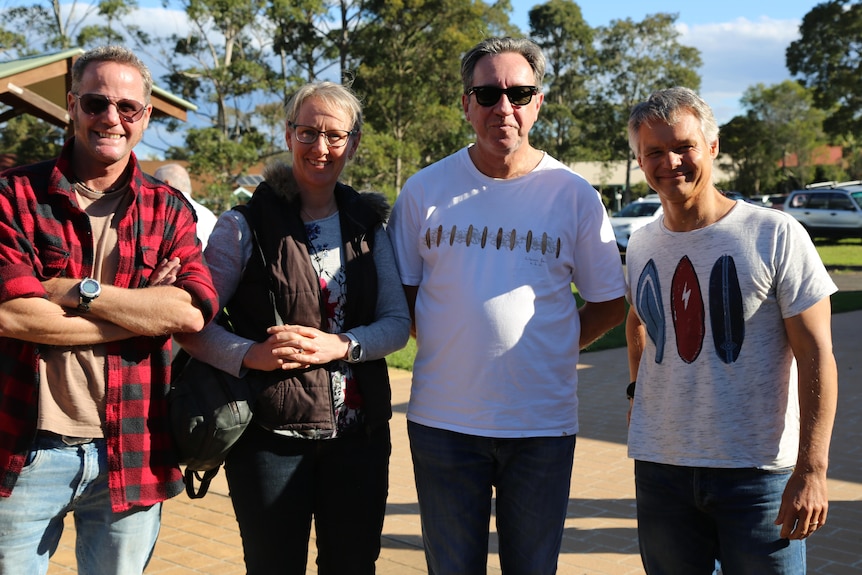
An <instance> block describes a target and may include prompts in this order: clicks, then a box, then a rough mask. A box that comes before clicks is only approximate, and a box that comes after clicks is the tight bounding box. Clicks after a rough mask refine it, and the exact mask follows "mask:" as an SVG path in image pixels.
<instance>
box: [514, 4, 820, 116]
mask: <svg viewBox="0 0 862 575" xmlns="http://www.w3.org/2000/svg"><path fill="white" fill-rule="evenodd" d="M541 3H542V2H536V1H534V0H513V1H512V6H513V8H514V10H513V16H512V21H513V22H514V23H515V24H517V25H518V26H519V27H520V28H521V29H522V30H524V31H525V32H526V31H528V30H529V23H528V22H529V19H528V13H529V11H530V9H531V8H532V7H533V6H535V5H537V4H541ZM819 3H820V2H818V1H816V0H807V1H802V0H722V1H720V2H715V1H713V2H698V1H696V0H687V1H683V0H639V1H634V0H613V1H610V0H584V1H582V2H579V3H578V5H579V6H580V7H581V13H582V14H583V17H584V20H585V21H586V22H587V24H589V25H590V26H593V27H596V26H605V25H607V24H609V23H610V21H611V20H617V19H625V18H631V19H632V20H634V21H636V22H637V21H641V20H643V19H644V18H645V17H646V16H648V15H650V14H656V13H658V12H667V13H671V14H677V15H678V18H677V20H676V25H677V28H678V29H679V30H680V32H681V36H680V42H682V43H683V44H685V45H687V46H693V47H695V48H697V49H699V50H700V52H701V59H702V60H703V66H702V67H701V69H700V70H699V73H700V75H701V89H700V94H701V96H703V98H704V99H705V100H706V101H707V102H708V103H709V104H710V105H711V106H712V108H713V110H714V111H715V115H716V118H717V119H718V121H719V123H725V122H727V121H729V120H730V119H731V118H733V116H735V115H737V114H739V113H740V112H741V110H740V107H739V98H740V97H741V96H742V93H743V92H744V91H745V89H746V88H748V87H750V86H753V85H755V84H758V83H762V84H765V85H767V86H768V85H771V84H778V83H780V82H782V81H784V80H786V79H789V78H790V73H789V72H788V71H787V67H786V66H785V63H784V62H785V60H784V52H785V50H786V49H787V46H788V45H790V43H791V42H792V41H793V40H795V39H797V38H798V37H799V24H800V23H801V22H802V18H803V17H804V16H805V14H807V13H808V12H810V11H811V9H812V8H814V6H816V5H817V4H819Z"/></svg>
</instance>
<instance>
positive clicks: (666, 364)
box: [626, 202, 837, 468]
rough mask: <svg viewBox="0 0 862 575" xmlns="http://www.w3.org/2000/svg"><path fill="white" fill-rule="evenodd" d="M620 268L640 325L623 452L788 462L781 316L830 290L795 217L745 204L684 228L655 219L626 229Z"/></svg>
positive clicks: (790, 391) (689, 459)
mask: <svg viewBox="0 0 862 575" xmlns="http://www.w3.org/2000/svg"><path fill="white" fill-rule="evenodd" d="M626 266H627V270H626V273H627V277H628V284H629V300H630V302H631V303H632V304H633V305H634V307H635V309H636V311H637V314H638V317H639V318H640V320H641V322H642V323H643V324H644V327H645V329H646V332H647V338H646V346H645V349H644V352H643V355H642V357H641V362H640V365H639V368H638V387H637V392H636V399H635V402H634V407H633V410H632V418H631V425H630V427H629V456H630V457H632V458H634V459H639V460H644V461H653V462H658V463H666V464H672V465H683V466H695V467H722V468H744V467H756V468H783V467H789V466H792V465H793V464H794V463H795V462H796V456H797V449H798V444H799V401H798V391H797V384H796V364H795V360H794V358H793V355H792V352H791V349H790V345H789V343H788V340H787V335H786V333H785V329H784V319H786V318H789V317H792V316H795V315H798V314H799V313H801V312H803V311H805V310H806V309H808V308H809V307H811V306H812V305H814V304H815V303H817V302H818V301H820V300H821V299H823V298H825V297H828V296H829V295H830V294H832V293H833V292H835V291H836V289H837V288H836V287H835V284H834V283H833V282H832V280H831V278H830V277H829V274H828V273H827V271H826V269H825V267H824V266H823V263H822V261H821V260H820V257H819V255H818V254H817V251H816V250H815V248H814V246H813V244H812V242H811V240H810V239H809V237H808V234H807V233H806V232H805V230H804V229H803V228H802V226H800V225H799V224H798V222H796V221H795V220H794V219H793V218H792V217H790V216H788V215H787V214H784V213H782V212H779V211H777V210H772V209H769V208H760V207H756V206H753V205H750V204H746V203H743V202H737V205H736V206H735V207H734V208H733V209H732V210H731V211H730V213H728V214H727V215H726V216H725V217H724V218H722V219H721V220H719V221H718V222H716V223H714V224H712V225H710V226H707V227H705V228H702V229H699V230H695V231H691V232H678V233H675V232H671V231H669V230H667V229H666V228H665V227H664V225H663V221H662V220H657V221H655V222H652V223H651V224H649V225H647V226H645V227H644V228H641V229H640V230H638V231H636V232H635V233H634V234H633V235H632V237H631V240H630V243H629V247H628V250H627V253H626Z"/></svg>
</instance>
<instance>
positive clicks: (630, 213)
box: [614, 202, 661, 218]
mask: <svg viewBox="0 0 862 575" xmlns="http://www.w3.org/2000/svg"><path fill="white" fill-rule="evenodd" d="M660 205H661V204H657V203H653V202H632V203H631V204H629V205H627V206H626V207H624V208H623V209H621V210H620V211H618V212H617V213H616V214H614V217H615V218H642V217H644V216H651V215H653V214H655V212H656V210H657V209H658V208H659V206H660Z"/></svg>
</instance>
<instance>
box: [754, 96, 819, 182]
mask: <svg viewBox="0 0 862 575" xmlns="http://www.w3.org/2000/svg"><path fill="white" fill-rule="evenodd" d="M740 101H741V103H742V106H743V109H746V110H748V111H749V113H750V115H751V117H752V118H753V119H754V120H756V121H757V122H758V123H759V128H760V133H759V134H757V136H756V137H757V138H758V139H759V140H760V141H761V142H762V144H761V147H762V149H763V150H765V151H766V152H767V154H768V156H767V161H769V160H771V162H772V165H774V166H780V167H781V174H782V176H783V179H786V180H788V181H789V183H790V184H791V186H792V187H801V186H803V185H805V184H807V183H810V182H811V180H812V177H813V174H814V171H813V170H814V168H813V161H812V160H813V154H814V151H815V150H816V149H817V148H818V147H820V146H824V145H826V142H827V141H826V139H825V135H824V133H823V121H824V119H825V118H826V113H825V112H824V111H822V110H820V109H818V108H817V107H815V105H814V97H813V94H812V93H811V91H810V90H808V89H806V88H804V87H803V86H800V85H799V84H798V83H796V82H793V81H791V80H785V81H784V82H781V83H780V84H775V85H773V86H768V87H767V86H764V85H763V84H757V85H755V86H752V87H750V88H748V89H747V90H746V91H745V93H744V94H743V96H742V99H741V100H740ZM791 157H795V158H796V160H797V161H796V165H795V166H791V165H789V164H788V159H790V158H791ZM779 183H780V182H779ZM755 191H756V192H759V191H760V190H759V189H756V190H755Z"/></svg>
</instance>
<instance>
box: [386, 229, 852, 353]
mask: <svg viewBox="0 0 862 575" xmlns="http://www.w3.org/2000/svg"><path fill="white" fill-rule="evenodd" d="M817 251H818V253H820V257H821V259H823V263H824V264H825V265H826V266H827V267H828V268H829V269H830V270H833V273H839V274H840V273H848V272H862V240H859V239H850V240H840V241H838V242H828V243H821V242H818V243H817ZM575 298H577V299H578V305H581V304H582V303H583V300H581V299H580V298H579V297H578V294H577V293H575ZM626 309H628V304H626ZM859 309H862V291H847V292H838V293H836V294H835V295H833V296H832V312H833V313H842V312H846V311H855V310H859ZM625 345H626V334H625V324H623V325H619V326H617V327H615V328H614V329H612V330H611V331H609V332H608V333H607V334H605V336H604V337H603V338H602V339H600V340H599V341H597V342H595V343H594V344H593V345H591V346H590V347H588V348H587V349H586V350H585V351H586V352H590V351H598V350H601V349H612V348H616V347H623V346H625ZM415 356H416V340H414V339H413V338H410V341H409V342H408V343H407V347H405V348H404V349H402V350H400V351H397V352H395V353H393V354H390V355H389V356H388V357H387V358H386V361H387V362H388V363H389V367H395V368H398V369H407V370H410V369H412V368H413V358H414V357H415Z"/></svg>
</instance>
